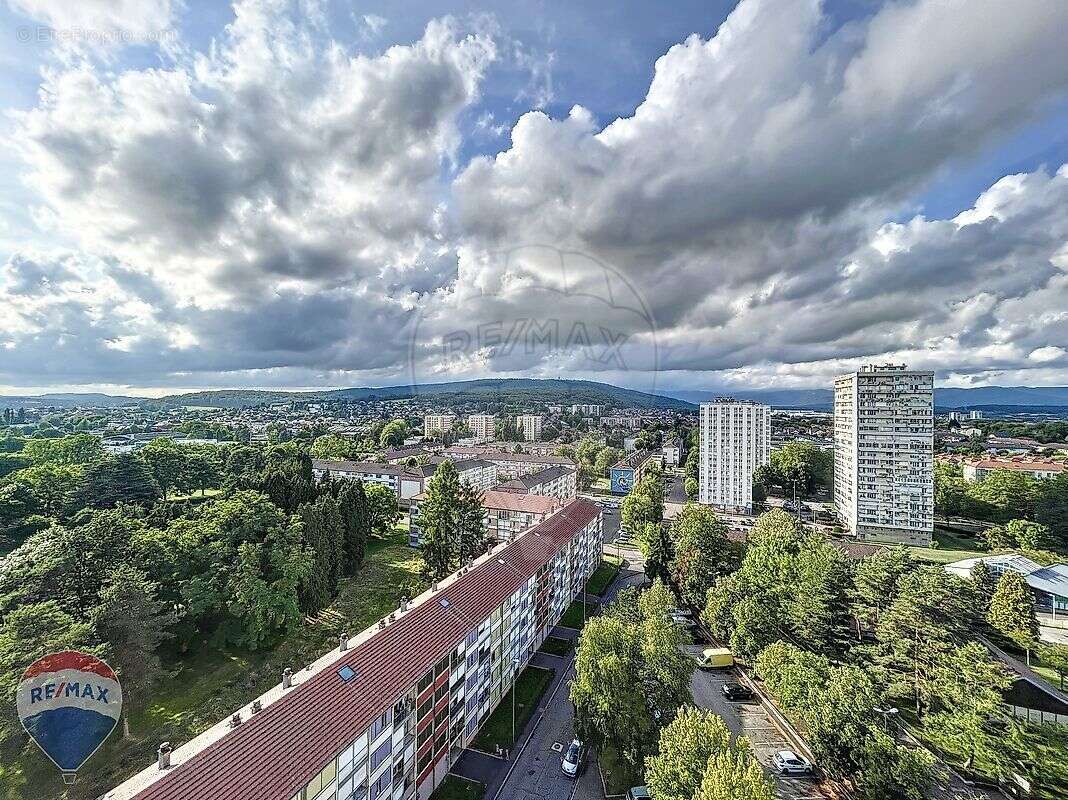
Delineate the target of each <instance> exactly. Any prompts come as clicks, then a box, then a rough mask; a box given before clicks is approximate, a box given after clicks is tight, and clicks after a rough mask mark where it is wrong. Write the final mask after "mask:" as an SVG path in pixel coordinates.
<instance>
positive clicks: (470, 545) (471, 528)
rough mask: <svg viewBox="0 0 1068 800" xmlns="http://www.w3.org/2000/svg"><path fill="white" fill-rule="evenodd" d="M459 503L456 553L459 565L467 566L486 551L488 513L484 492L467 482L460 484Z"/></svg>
mask: <svg viewBox="0 0 1068 800" xmlns="http://www.w3.org/2000/svg"><path fill="white" fill-rule="evenodd" d="M458 501H459V504H458V506H457V524H458V531H457V544H456V551H457V557H458V560H459V563H461V564H466V563H467V562H468V561H472V560H474V559H476V558H478V556H480V555H481V554H482V553H483V552H484V551H485V549H486V522H485V514H486V512H485V510H484V509H483V508H482V492H481V491H480V490H479V489H478V488H477V487H475V486H473V485H472V484H470V483H468V482H466V481H464V482H461V484H460V491H459V497H458Z"/></svg>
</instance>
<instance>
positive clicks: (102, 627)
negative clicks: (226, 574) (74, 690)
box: [90, 565, 176, 739]
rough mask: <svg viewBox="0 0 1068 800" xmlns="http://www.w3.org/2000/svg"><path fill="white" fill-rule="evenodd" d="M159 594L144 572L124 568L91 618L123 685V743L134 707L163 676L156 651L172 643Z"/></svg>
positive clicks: (168, 613) (169, 616)
mask: <svg viewBox="0 0 1068 800" xmlns="http://www.w3.org/2000/svg"><path fill="white" fill-rule="evenodd" d="M158 593H159V587H158V586H157V585H156V584H154V583H152V582H151V581H150V580H149V579H148V578H147V577H146V576H145V574H144V573H143V572H141V571H140V570H138V569H134V568H133V567H130V566H128V565H123V566H121V567H119V568H118V569H117V570H115V572H113V573H112V574H111V579H110V582H109V584H108V586H107V587H105V589H104V590H103V591H102V592H101V593H100V604H99V605H97V606H96V608H94V609H93V611H92V612H91V614H90V618H91V620H92V622H93V627H94V628H95V629H96V631H97V634H98V635H99V636H100V638H101V639H102V640H103V641H104V642H106V643H107V645H108V662H109V663H110V665H111V666H112V668H114V669H115V671H116V672H117V673H118V676H119V680H120V681H121V683H122V693H123V697H124V703H123V713H122V735H123V737H124V738H127V739H129V738H130V710H131V708H132V706H133V703H134V702H135V700H136V701H142V700H144V699H147V696H148V693H149V692H150V691H151V689H152V687H153V686H154V685H155V683H156V682H157V681H158V680H159V679H160V678H161V677H162V676H163V675H164V674H166V673H165V670H164V669H163V663H162V661H161V659H160V657H159V653H158V652H157V650H158V649H159V646H160V644H162V642H163V641H164V640H166V639H169V638H170V637H171V632H170V630H169V628H170V627H171V626H172V625H173V624H174V623H175V621H176V619H175V614H174V611H173V610H172V609H169V608H167V604H166V603H164V602H162V601H160V600H159V599H158Z"/></svg>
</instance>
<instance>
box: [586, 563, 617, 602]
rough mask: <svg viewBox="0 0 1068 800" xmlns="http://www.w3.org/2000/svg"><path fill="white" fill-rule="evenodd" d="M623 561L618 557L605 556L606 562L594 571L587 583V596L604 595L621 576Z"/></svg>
mask: <svg viewBox="0 0 1068 800" xmlns="http://www.w3.org/2000/svg"><path fill="white" fill-rule="evenodd" d="M622 564H623V559H621V558H618V557H617V556H605V557H604V560H602V561H601V563H600V564H599V565H598V566H597V569H595V570H594V571H593V574H592V575H591V576H590V579H589V580H588V581H586V594H595V595H598V596H600V595H602V594H604V593H605V590H606V589H607V588H608V587H609V586H611V585H612V581H614V580H615V579H616V575H618V574H619V569H620V566H621V565H622Z"/></svg>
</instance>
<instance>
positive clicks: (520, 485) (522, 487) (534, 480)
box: [497, 466, 578, 500]
mask: <svg viewBox="0 0 1068 800" xmlns="http://www.w3.org/2000/svg"><path fill="white" fill-rule="evenodd" d="M497 488H498V489H500V490H501V491H504V492H518V493H520V494H540V495H545V496H546V497H556V498H559V499H560V500H570V499H571V498H572V497H574V496H575V495H576V494H577V493H578V475H577V473H576V471H575V470H573V469H571V468H569V467H564V466H553V467H547V468H546V469H543V470H539V471H538V472H531V473H530V474H529V475H520V476H519V477H517V478H512V479H511V480H509V481H505V482H504V483H502V484H501V485H500V486H498V487H497Z"/></svg>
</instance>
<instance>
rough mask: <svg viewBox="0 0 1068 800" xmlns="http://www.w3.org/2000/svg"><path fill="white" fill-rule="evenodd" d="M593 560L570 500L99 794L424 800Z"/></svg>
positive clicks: (585, 506)
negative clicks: (229, 717) (233, 716)
mask: <svg viewBox="0 0 1068 800" xmlns="http://www.w3.org/2000/svg"><path fill="white" fill-rule="evenodd" d="M600 557H601V514H600V510H599V509H598V507H597V506H596V505H595V504H593V503H590V502H588V501H585V500H575V501H572V502H571V503H569V504H568V505H567V506H565V507H564V508H562V509H560V510H559V511H557V512H556V513H555V514H553V515H552V516H550V517H548V518H547V519H545V520H544V521H543V522H542V523H541V524H539V525H538V526H536V527H535V528H533V529H531V530H529V531H527V532H526V533H524V534H522V535H521V536H519V537H518V538H516V539H515V541H513V542H510V543H507V544H502V545H498V546H497V547H495V548H493V549H492V550H491V551H489V552H488V553H487V554H486V555H484V556H481V557H480V558H478V559H477V560H476V561H475V562H474V563H473V564H472V565H471V566H469V567H466V568H464V569H462V570H461V571H460V572H457V573H455V574H453V575H452V576H450V577H449V578H447V579H445V580H444V581H443V582H442V583H441V584H439V585H437V586H436V587H435V588H433V589H432V590H431V591H427V592H425V593H424V594H422V595H420V596H419V597H418V598H416V599H415V601H413V602H412V603H411V604H409V605H405V606H402V607H401V608H400V609H398V610H397V611H395V612H394V613H392V614H390V615H389V617H387V618H385V619H383V620H381V621H380V622H379V623H378V625H376V626H373V627H372V628H369V629H368V630H366V631H364V632H363V633H361V634H359V635H358V636H356V637H355V638H354V639H351V640H346V641H344V642H343V646H342V647H341V648H339V649H338V650H334V651H332V652H331V653H328V654H327V655H325V656H323V657H322V658H321V659H319V661H317V662H316V663H315V664H312V665H311V666H310V667H308V668H307V669H304V670H300V671H299V672H298V673H296V674H295V675H293V677H292V685H291V686H286V685H285V684H283V685H280V686H276V687H275V688H274V689H272V690H271V691H269V692H268V693H267V694H265V695H263V696H262V697H261V698H259V699H258V700H257V701H256V702H255V703H253V704H250V705H249V706H246V707H245V708H243V709H241V710H240V711H239V712H238V716H239V717H240V723H239V724H236V725H235V724H233V721H230V722H223V723H219V724H218V725H216V726H215V727H214V728H212V729H210V730H208V731H206V732H205V733H204V734H201V736H199V737H197V739H194V740H193V741H192V742H189V743H188V744H186V745H183V746H182V747H180V748H178V749H177V750H175V751H174V752H173V754H172V755H171V764H172V765H171V766H165V767H163V768H161V767H160V766H158V765H157V766H153V767H150V768H149V769H146V770H144V771H143V772H141V773H139V774H138V775H135V776H134V777H133V778H131V779H130V780H129V781H127V782H126V783H124V784H122V785H120V786H118V787H117V788H115V789H113V790H112V791H110V792H108V793H107V794H106V795H104V796H103V798H101V800H206V798H211V800H249V798H256V800H383V798H389V800H427V798H429V797H430V795H431V793H432V792H433V790H434V789H435V788H436V787H437V785H438V784H439V783H440V782H441V780H442V779H443V778H444V777H445V775H446V774H447V772H448V771H449V769H450V768H451V766H452V764H453V763H454V762H455V760H456V758H457V757H458V756H459V754H460V753H461V752H462V750H463V749H464V748H465V747H467V746H468V745H469V744H470V743H471V741H472V740H473V739H474V737H475V735H476V733H477V732H478V730H479V728H480V727H481V725H482V724H483V723H485V721H486V720H487V718H488V717H489V715H490V714H491V713H492V711H493V709H494V708H495V707H496V706H497V705H498V704H499V703H500V701H501V698H502V697H503V696H504V695H505V694H506V693H507V692H508V690H509V688H510V687H511V685H512V683H513V681H514V679H515V676H516V675H517V674H518V671H519V670H521V669H522V668H523V666H524V665H525V664H526V663H527V662H528V661H529V659H530V657H531V655H532V654H533V653H534V652H535V651H536V650H537V649H538V647H539V646H540V645H541V643H542V642H543V641H544V639H545V637H546V636H547V635H548V633H549V631H550V630H551V628H552V627H553V625H555V624H556V622H557V621H558V620H559V618H560V616H561V615H562V614H563V612H564V610H565V609H566V608H567V606H568V605H569V604H570V603H571V601H572V600H573V598H574V597H575V596H576V595H577V594H578V592H579V591H580V590H581V588H582V587H583V586H584V584H585V582H586V580H587V578H588V577H589V575H590V574H591V573H592V572H593V569H594V568H595V567H596V565H597V563H598V562H599V561H600Z"/></svg>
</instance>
